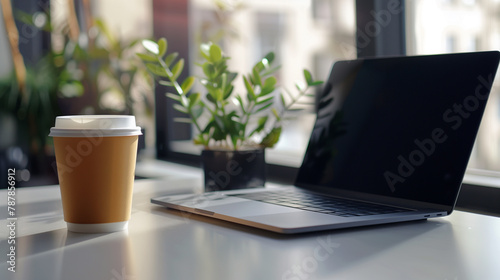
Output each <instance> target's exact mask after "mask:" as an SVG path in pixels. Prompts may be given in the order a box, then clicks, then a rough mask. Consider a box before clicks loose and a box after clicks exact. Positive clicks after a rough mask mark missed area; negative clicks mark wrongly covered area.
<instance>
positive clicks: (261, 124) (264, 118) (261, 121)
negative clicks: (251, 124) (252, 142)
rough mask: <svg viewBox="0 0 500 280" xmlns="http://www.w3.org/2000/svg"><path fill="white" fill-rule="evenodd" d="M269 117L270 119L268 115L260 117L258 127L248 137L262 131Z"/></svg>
mask: <svg viewBox="0 0 500 280" xmlns="http://www.w3.org/2000/svg"><path fill="white" fill-rule="evenodd" d="M268 119H269V117H268V116H264V117H261V118H259V120H258V121H257V127H256V128H255V129H254V130H253V131H252V132H251V133H250V134H249V135H248V137H251V136H252V135H253V134H255V133H256V132H261V131H262V130H263V129H264V128H265V127H266V123H267V120H268Z"/></svg>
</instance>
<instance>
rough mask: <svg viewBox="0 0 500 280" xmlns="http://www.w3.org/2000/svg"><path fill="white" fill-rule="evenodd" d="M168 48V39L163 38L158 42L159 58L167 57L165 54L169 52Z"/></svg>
mask: <svg viewBox="0 0 500 280" xmlns="http://www.w3.org/2000/svg"><path fill="white" fill-rule="evenodd" d="M167 47H168V43H167V39H165V38H161V39H160V40H158V56H159V57H163V56H164V55H165V53H166V52H167Z"/></svg>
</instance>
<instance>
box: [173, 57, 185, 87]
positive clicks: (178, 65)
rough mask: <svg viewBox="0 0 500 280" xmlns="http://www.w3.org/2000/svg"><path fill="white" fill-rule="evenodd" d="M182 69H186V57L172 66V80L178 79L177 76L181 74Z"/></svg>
mask: <svg viewBox="0 0 500 280" xmlns="http://www.w3.org/2000/svg"><path fill="white" fill-rule="evenodd" d="M182 69H184V58H181V59H179V61H177V63H176V64H175V65H174V67H173V68H172V75H173V76H172V80H174V81H175V80H177V78H179V75H180V74H181V72H182Z"/></svg>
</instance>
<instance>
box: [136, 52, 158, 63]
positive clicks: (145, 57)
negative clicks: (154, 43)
mask: <svg viewBox="0 0 500 280" xmlns="http://www.w3.org/2000/svg"><path fill="white" fill-rule="evenodd" d="M136 55H137V56H138V57H139V58H140V59H142V60H143V61H147V62H157V61H158V59H157V58H156V56H152V55H149V54H144V53H136Z"/></svg>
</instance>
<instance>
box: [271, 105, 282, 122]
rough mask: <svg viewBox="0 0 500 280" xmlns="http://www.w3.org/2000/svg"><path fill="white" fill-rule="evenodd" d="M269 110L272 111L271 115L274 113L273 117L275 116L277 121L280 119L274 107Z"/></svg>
mask: <svg viewBox="0 0 500 280" xmlns="http://www.w3.org/2000/svg"><path fill="white" fill-rule="evenodd" d="M271 112H273V115H274V117H275V118H276V120H277V121H279V120H280V119H281V118H280V115H279V114H278V110H276V108H272V109H271Z"/></svg>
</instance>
